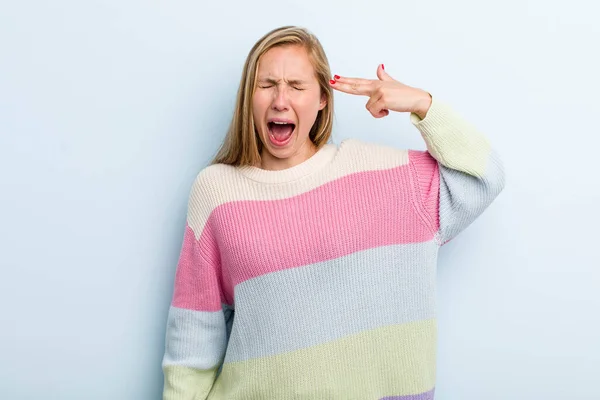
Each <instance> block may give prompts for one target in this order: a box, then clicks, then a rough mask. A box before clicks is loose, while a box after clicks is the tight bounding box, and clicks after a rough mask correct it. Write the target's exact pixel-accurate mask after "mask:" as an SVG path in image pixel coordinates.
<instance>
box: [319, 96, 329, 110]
mask: <svg viewBox="0 0 600 400" xmlns="http://www.w3.org/2000/svg"><path fill="white" fill-rule="evenodd" d="M326 105H327V96H325V93H323V94H321V101H320V102H319V110H322V109H324V108H325V106H326Z"/></svg>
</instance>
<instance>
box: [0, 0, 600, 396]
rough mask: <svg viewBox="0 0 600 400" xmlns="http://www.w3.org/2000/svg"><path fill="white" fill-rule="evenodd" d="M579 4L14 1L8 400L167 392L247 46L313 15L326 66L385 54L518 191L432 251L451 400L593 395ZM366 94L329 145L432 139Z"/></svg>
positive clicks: (4, 185) (0, 359)
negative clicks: (191, 220) (483, 137)
mask: <svg viewBox="0 0 600 400" xmlns="http://www.w3.org/2000/svg"><path fill="white" fill-rule="evenodd" d="M354 3H356V4H354ZM587 3H588V5H587V6H586V7H584V6H583V2H582V1H570V2H569V3H568V7H567V6H566V5H565V3H563V2H558V1H549V2H548V1H541V0H537V1H522V0H509V1H504V2H496V3H490V2H479V1H475V0H457V1H453V2H447V1H442V0H432V1H425V2H422V1H420V2H398V1H391V0H382V1H379V2H369V3H368V6H367V5H366V4H367V3H365V2H350V1H342V0H335V1H331V2H329V3H324V2H322V1H316V0H304V1H302V2H297V3H296V4H289V3H287V4H285V3H281V2H279V1H266V0H264V1H256V2H254V3H252V4H248V3H243V2H240V3H232V2H212V3H209V4H205V3H204V4H203V2H197V1H196V2H192V1H172V2H168V3H167V2H162V3H161V4H158V3H152V4H151V3H148V2H142V1H133V0H120V1H116V0H113V1H98V0H88V1H85V2H81V1H73V0H57V1H54V2H44V1H20V2H8V1H6V2H3V4H2V7H0V10H1V11H0V307H1V309H0V323H1V330H0V398H2V399H7V400H8V399H10V400H13V399H24V400H25V399H27V400H29V399H40V398H44V399H61V400H62V399H64V400H82V399H85V400H96V399H98V400H100V399H101V400H106V399H111V400H149V399H159V398H160V393H161V390H162V372H161V370H160V362H161V357H162V352H163V345H164V339H163V338H164V330H165V321H166V313H167V309H168V304H169V301H170V297H171V293H172V283H173V277H174V271H175V264H176V261H177V256H178V252H179V248H180V245H181V239H182V235H183V227H184V219H185V206H186V201H187V195H188V191H189V188H190V185H191V183H192V180H193V178H194V176H195V174H196V173H197V172H198V171H199V170H200V169H201V168H202V167H203V166H204V165H205V164H206V163H207V162H208V161H209V159H210V157H211V156H212V155H213V153H214V151H215V150H216V149H217V147H218V145H219V143H220V141H221V139H222V138H223V135H224V132H225V130H226V128H227V124H228V122H229V118H230V113H231V111H232V107H233V100H234V95H235V91H236V89H237V83H238V80H239V76H240V72H241V68H242V64H243V62H244V59H245V56H246V54H247V52H248V50H249V49H250V47H251V46H252V44H253V43H254V41H255V40H256V39H258V37H259V36H261V35H262V34H263V33H265V32H266V31H267V30H270V29H271V28H274V27H276V26H279V25H284V24H299V25H303V26H306V27H308V28H309V29H311V30H312V31H314V32H315V33H316V34H317V35H318V36H319V37H320V38H321V40H322V42H323V44H324V46H325V48H326V51H327V52H328V55H329V58H330V62H331V65H332V68H333V72H334V73H337V74H340V75H355V76H361V77H366V78H374V77H375V69H376V67H377V64H378V63H382V62H383V63H385V66H386V70H387V71H389V73H390V74H391V75H392V76H393V77H395V78H397V79H398V80H401V81H403V82H405V83H407V84H409V85H413V86H418V87H422V88H425V89H427V90H429V91H430V92H431V93H433V94H434V95H436V96H438V97H440V98H443V99H444V100H447V101H450V102H451V103H452V104H454V106H455V107H456V108H457V109H458V110H459V111H460V112H461V113H462V114H463V115H464V116H466V117H468V118H469V119H470V120H471V121H472V122H473V123H474V124H476V125H477V126H478V127H480V129H481V130H483V131H485V132H486V133H487V135H488V137H489V138H490V140H491V141H492V142H493V143H494V144H495V146H496V147H497V149H498V151H499V152H500V153H501V154H502V155H503V158H504V161H505V163H506V168H507V174H508V186H507V188H506V190H505V192H504V193H503V194H502V195H501V196H500V197H499V198H498V199H497V201H496V202H495V203H494V204H493V206H492V207H491V208H490V209H489V210H488V211H487V212H486V213H485V214H484V215H483V216H482V217H481V218H480V219H479V220H478V221H477V222H476V223H475V224H474V225H472V226H471V227H470V228H469V229H467V230H466V231H465V232H463V234H461V235H460V236H459V237H458V238H457V239H456V240H455V241H453V242H452V243H450V244H448V245H447V246H445V247H444V249H443V251H442V253H441V259H440V264H439V280H438V283H439V296H438V301H439V317H440V318H439V326H440V334H439V369H438V374H439V375H438V389H437V396H436V400H482V399H485V400H506V399H511V400H517V399H528V400H531V399H535V400H538V399H539V400H551V399H552V400H554V399H556V400H559V399H560V400H563V399H579V400H583V399H585V400H588V399H589V400H592V399H599V398H600V389H599V388H598V385H597V375H598V365H600V347H599V346H600V345H599V341H598V338H599V337H600V320H599V317H598V316H599V315H600V312H598V309H599V307H600V300H599V297H600V296H599V293H600V292H599V289H600V287H599V286H600V261H598V259H599V255H598V250H597V249H598V244H597V242H598V226H599V224H600V220H599V217H598V212H597V207H598V204H599V202H600V184H599V182H600V179H599V178H598V172H597V170H598V163H597V159H598V158H597V153H598V148H599V146H600V130H599V129H598V124H597V122H596V121H595V119H596V116H597V114H598V106H599V104H598V93H599V92H600V84H599V80H598V75H597V71H599V70H600V62H599V59H598V51H597V47H598V42H599V39H600V31H599V28H598V26H599V25H598V24H597V21H596V20H595V19H594V15H598V12H599V11H600V9H599V8H598V6H594V5H592V3H591V2H587ZM594 49H596V50H594ZM365 101H366V99H361V98H355V97H347V96H342V95H340V94H339V93H338V94H336V102H337V104H336V114H337V117H336V122H335V136H334V140H335V141H336V142H339V141H340V140H342V139H343V138H346V137H358V138H361V139H364V140H369V141H373V142H379V143H385V144H389V145H394V146H398V147H409V148H419V149H422V148H424V145H423V142H422V139H421V138H420V137H419V135H418V133H417V131H416V130H415V129H414V128H413V127H412V126H411V125H410V124H409V121H408V116H407V115H399V114H395V115H392V116H391V117H388V118H385V119H382V120H375V119H373V118H372V117H371V115H370V114H369V113H368V112H367V111H366V110H365V109H364V103H365Z"/></svg>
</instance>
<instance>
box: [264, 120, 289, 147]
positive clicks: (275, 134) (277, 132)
mask: <svg viewBox="0 0 600 400" xmlns="http://www.w3.org/2000/svg"><path fill="white" fill-rule="evenodd" d="M267 127H268V128H269V139H270V140H271V143H273V144H274V145H275V146H285V145H286V144H287V143H288V142H289V141H290V139H291V138H292V134H293V133H294V129H295V128H296V125H295V124H293V123H291V122H280V121H271V122H269V123H267Z"/></svg>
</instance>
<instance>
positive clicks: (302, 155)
mask: <svg viewBox="0 0 600 400" xmlns="http://www.w3.org/2000/svg"><path fill="white" fill-rule="evenodd" d="M316 152H317V147H316V146H315V145H314V143H313V142H311V141H310V140H309V141H307V143H306V144H305V145H303V146H302V147H300V148H299V149H298V151H296V152H295V153H294V154H293V155H291V156H290V157H286V158H277V157H274V156H273V155H272V154H271V153H269V151H268V150H267V149H265V148H264V147H263V150H262V154H261V161H260V168H262V169H265V170H269V171H280V170H284V169H288V168H291V167H294V166H296V165H298V164H301V163H303V162H304V161H306V160H308V159H309V158H310V157H312V156H313V155H314V154H315V153H316Z"/></svg>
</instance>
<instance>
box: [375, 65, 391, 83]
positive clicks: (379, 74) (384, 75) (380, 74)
mask: <svg viewBox="0 0 600 400" xmlns="http://www.w3.org/2000/svg"><path fill="white" fill-rule="evenodd" d="M377 77H378V78H379V79H380V80H382V81H393V80H394V78H392V77H391V76H390V75H389V74H388V73H387V72H385V69H384V67H383V64H379V66H378V67H377Z"/></svg>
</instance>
